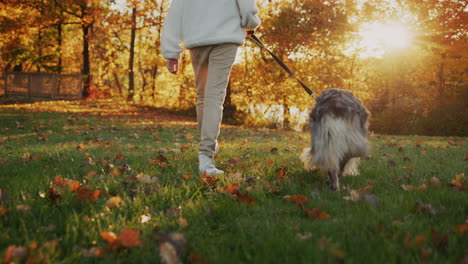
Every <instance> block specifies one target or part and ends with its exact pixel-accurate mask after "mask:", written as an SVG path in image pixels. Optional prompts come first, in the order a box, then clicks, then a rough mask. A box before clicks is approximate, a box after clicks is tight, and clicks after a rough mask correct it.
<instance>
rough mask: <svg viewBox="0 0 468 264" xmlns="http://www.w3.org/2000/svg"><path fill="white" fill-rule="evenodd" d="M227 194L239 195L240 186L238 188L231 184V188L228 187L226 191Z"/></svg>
mask: <svg viewBox="0 0 468 264" xmlns="http://www.w3.org/2000/svg"><path fill="white" fill-rule="evenodd" d="M224 191H225V192H227V193H229V194H238V193H239V186H237V185H236V184H234V183H233V184H231V185H230V186H228V187H226V188H225V189H224Z"/></svg>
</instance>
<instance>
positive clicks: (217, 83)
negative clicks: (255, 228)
mask: <svg viewBox="0 0 468 264" xmlns="http://www.w3.org/2000/svg"><path fill="white" fill-rule="evenodd" d="M258 11H259V10H258V8H257V6H256V3H255V0H173V1H172V3H171V6H170V8H169V12H168V14H167V17H166V19H165V21H164V25H163V30H162V35H161V50H162V55H163V57H164V58H165V59H166V60H167V68H168V70H169V71H170V72H171V73H173V74H177V72H178V67H179V64H178V60H179V58H180V53H181V52H182V51H183V50H184V49H187V50H189V51H190V57H191V60H192V66H193V70H194V73H195V82H196V87H197V106H196V111H197V122H198V132H199V134H200V146H199V153H198V161H199V170H200V172H201V173H206V174H207V175H219V174H222V173H224V172H223V171H222V170H220V169H218V168H216V166H215V162H214V159H213V158H214V155H215V154H216V153H217V152H218V136H219V133H220V128H221V121H222V115H223V104H224V99H225V97H226V88H227V85H228V81H229V76H230V74H231V68H232V65H233V64H234V60H235V58H236V53H237V49H238V46H240V45H243V44H244V42H245V38H246V34H247V33H246V32H248V31H251V30H255V29H256V28H257V27H258V26H259V25H260V23H261V21H260V18H259V17H258Z"/></svg>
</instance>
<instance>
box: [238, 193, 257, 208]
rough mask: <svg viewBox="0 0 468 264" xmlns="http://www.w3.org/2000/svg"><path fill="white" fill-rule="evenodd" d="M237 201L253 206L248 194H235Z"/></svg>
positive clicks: (252, 200)
mask: <svg viewBox="0 0 468 264" xmlns="http://www.w3.org/2000/svg"><path fill="white" fill-rule="evenodd" d="M237 201H238V202H241V203H243V204H247V205H251V204H253V202H254V199H253V198H252V197H250V196H249V194H248V193H246V194H241V193H238V194H237Z"/></svg>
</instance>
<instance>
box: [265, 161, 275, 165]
mask: <svg viewBox="0 0 468 264" xmlns="http://www.w3.org/2000/svg"><path fill="white" fill-rule="evenodd" d="M265 162H266V163H267V165H268V167H271V165H273V164H274V163H275V162H274V161H273V160H272V159H266V160H265Z"/></svg>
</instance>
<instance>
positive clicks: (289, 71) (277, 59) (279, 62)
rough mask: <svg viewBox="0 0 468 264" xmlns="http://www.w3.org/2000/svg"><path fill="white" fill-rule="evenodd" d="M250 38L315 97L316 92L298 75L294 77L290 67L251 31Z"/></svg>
mask: <svg viewBox="0 0 468 264" xmlns="http://www.w3.org/2000/svg"><path fill="white" fill-rule="evenodd" d="M248 37H249V38H250V39H251V40H253V41H254V42H255V43H256V44H257V45H258V46H259V47H260V48H262V49H264V50H266V51H267V52H268V53H270V55H271V57H273V59H274V60H275V61H276V62H277V63H278V64H279V65H280V66H281V67H282V68H283V69H284V70H285V71H286V72H287V73H289V75H291V77H293V78H294V79H296V81H297V82H298V83H299V84H300V85H301V86H302V88H304V90H305V91H306V93H307V94H309V95H310V96H313V95H314V92H313V91H312V90H311V89H309V87H307V85H305V84H304V83H303V82H302V81H301V80H299V79H298V78H297V77H296V75H294V73H293V72H292V71H291V70H290V69H289V68H288V66H286V64H284V62H283V61H281V60H280V59H279V58H278V57H277V56H276V55H275V54H273V52H271V51H270V50H269V49H268V48H267V47H265V45H263V43H262V42H261V41H260V40H259V39H258V38H257V36H255V34H253V31H249V32H248Z"/></svg>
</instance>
